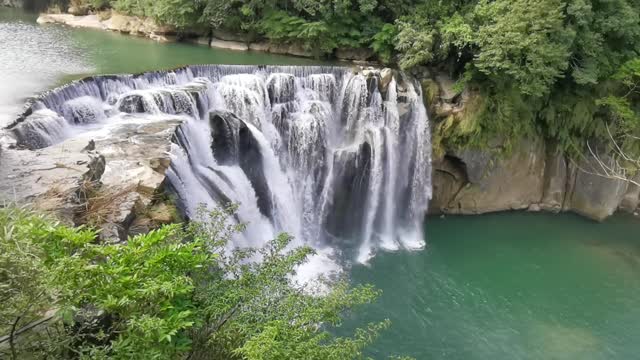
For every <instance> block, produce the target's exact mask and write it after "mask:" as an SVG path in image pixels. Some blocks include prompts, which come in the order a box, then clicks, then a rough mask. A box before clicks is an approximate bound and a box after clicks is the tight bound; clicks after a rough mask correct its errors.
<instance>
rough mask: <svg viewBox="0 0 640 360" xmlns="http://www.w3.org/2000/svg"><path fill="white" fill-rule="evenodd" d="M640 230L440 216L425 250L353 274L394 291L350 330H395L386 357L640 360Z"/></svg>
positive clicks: (383, 344) (620, 220)
mask: <svg viewBox="0 0 640 360" xmlns="http://www.w3.org/2000/svg"><path fill="white" fill-rule="evenodd" d="M639 226H640V221H638V219H632V218H629V217H626V216H618V217H615V218H612V219H610V220H608V221H606V222H605V223H604V224H598V223H594V222H592V221H589V220H585V219H582V218H580V217H578V216H575V215H571V214H563V215H551V214H527V213H506V214H494V215H484V216H474V217H446V218H444V219H440V218H431V219H429V220H428V221H427V223H426V229H427V243H428V248H427V249H426V250H425V251H423V252H416V253H402V252H400V253H386V254H379V255H378V256H376V257H375V258H374V259H373V260H372V262H371V265H370V267H364V266H356V267H354V268H353V269H352V277H353V280H354V281H355V282H356V283H371V284H374V285H376V286H377V287H378V288H380V289H382V290H383V291H384V293H383V295H382V297H381V299H380V300H379V301H378V302H377V303H375V304H373V305H371V306H368V307H366V308H365V309H364V310H363V311H357V312H355V313H354V314H352V316H351V318H350V319H349V321H348V322H347V326H346V327H347V328H350V327H351V326H353V325H354V324H357V325H361V324H363V323H365V322H370V321H380V320H382V319H385V318H389V319H391V320H392V322H393V325H392V327H391V329H390V330H388V331H387V332H385V333H384V334H383V336H382V337H381V338H380V339H379V340H378V341H377V342H376V344H375V346H374V348H373V349H372V351H371V355H374V357H375V358H383V356H382V355H390V354H403V355H411V356H414V357H415V358H417V359H451V360H476V359H477V360H487V359H491V360H494V359H495V360H500V359H505V360H506V359H513V360H515V359H540V360H548V359H558V360H564V359H567V360H569V359H580V360H596V359H597V360H605V359H607V360H614V359H620V360H627V359H637V358H638V357H639V355H638V354H640V342H639V341H638V335H639V334H640V236H638V235H637V234H638V228H639Z"/></svg>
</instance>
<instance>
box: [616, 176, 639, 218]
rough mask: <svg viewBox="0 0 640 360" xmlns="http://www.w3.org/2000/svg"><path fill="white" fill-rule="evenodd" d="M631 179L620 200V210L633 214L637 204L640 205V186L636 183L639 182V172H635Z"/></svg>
mask: <svg viewBox="0 0 640 360" xmlns="http://www.w3.org/2000/svg"><path fill="white" fill-rule="evenodd" d="M632 180H633V183H630V184H629V188H628V189H627V192H626V193H625V194H624V196H623V197H622V202H620V210H622V211H625V212H628V213H630V214H633V213H634V212H635V211H636V210H637V209H638V205H640V186H638V185H636V184H640V173H639V174H636V176H634V177H633V178H632Z"/></svg>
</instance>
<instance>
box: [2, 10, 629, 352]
mask: <svg viewBox="0 0 640 360" xmlns="http://www.w3.org/2000/svg"><path fill="white" fill-rule="evenodd" d="M35 18H36V16H35V15H33V14H26V13H24V12H22V11H18V10H9V9H2V8H0V125H2V124H3V123H4V124H6V123H7V122H9V121H11V120H12V119H14V118H15V116H16V114H17V113H18V112H20V109H21V108H22V106H23V104H24V101H25V99H26V98H28V97H29V96H32V95H34V94H36V93H38V92H41V91H44V90H46V89H49V88H51V87H53V86H55V85H58V84H61V83H64V82H67V81H70V80H72V79H77V78H80V77H82V76H86V75H90V74H99V73H135V72H141V71H145V70H152V69H160V68H170V67H175V66H179V65H185V64H199V63H218V64H295V65H307V64H317V63H318V62H317V61H313V60H309V59H302V58H295V57H286V56H276V55H270V54H263V53H256V52H235V51H226V50H214V49H209V48H206V47H202V46H193V45H186V44H158V43H155V42H153V41H150V40H147V39H142V38H134V37H128V36H122V35H119V34H113V33H107V32H101V31H94V30H79V29H69V28H64V27H61V26H55V25H48V26H39V25H37V24H36V23H35ZM425 228H426V234H427V239H426V241H427V248H426V249H425V250H423V251H418V252H392V253H379V254H378V255H377V256H376V257H375V258H373V259H372V260H371V262H370V264H369V265H367V266H363V265H353V267H352V268H351V269H350V272H349V274H350V277H351V279H352V281H353V282H354V283H371V284H373V285H375V286H376V287H378V288H380V289H382V290H383V295H382V296H381V298H380V299H379V301H378V302H376V303H375V304H373V305H370V306H368V307H364V308H362V309H359V310H358V311H355V312H353V313H352V314H350V315H349V316H348V318H347V321H346V323H345V325H344V327H343V328H341V329H338V331H339V332H341V331H343V330H348V329H350V328H352V327H354V326H362V325H363V324H364V323H367V322H370V321H379V320H382V319H385V318H389V319H391V320H392V322H393V325H392V327H391V329H389V330H387V331H386V332H384V333H383V334H382V336H381V337H380V338H379V339H378V340H377V341H376V342H375V344H374V346H373V347H372V348H371V349H370V350H369V352H368V355H370V356H372V357H374V358H386V356H387V355H394V354H395V355H410V356H414V357H415V358H416V359H453V360H476V359H478V360H480V359H498V360H501V359H541V360H542V359H545V360H546V359H559V360H564V359H586V360H596V359H603V360H604V359H620V360H623V359H634V358H637V357H638V354H640V342H638V341H636V339H635V337H636V335H637V334H640V306H638V304H637V303H638V299H640V277H639V276H638V275H639V274H640V239H639V238H638V236H637V235H636V234H637V228H638V220H637V219H634V218H632V217H628V216H616V217H614V218H612V219H609V220H608V221H606V222H604V223H603V224H598V223H594V222H591V221H588V220H585V219H583V218H580V217H578V216H575V215H571V214H563V215H550V214H530V213H505V214H493V215H484V216H474V217H453V216H452V217H444V218H439V217H435V218H429V219H428V220H427V221H426V222H425Z"/></svg>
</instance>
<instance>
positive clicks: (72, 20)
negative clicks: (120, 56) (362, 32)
mask: <svg viewBox="0 0 640 360" xmlns="http://www.w3.org/2000/svg"><path fill="white" fill-rule="evenodd" d="M101 16H106V15H101V14H89V15H73V14H69V13H60V14H52V13H40V14H39V15H38V18H37V20H36V22H37V23H38V24H40V25H43V24H59V25H66V26H70V27H73V28H86V29H94V30H102V31H112V32H117V33H120V34H123V35H130V36H138V37H146V38H149V39H151V40H154V41H157V42H160V43H174V42H183V43H188V44H194V45H200V46H207V47H210V48H216V49H225V50H233V51H243V52H244V51H256V52H264V53H268V54H278V55H288V56H296V57H302V58H315V56H314V54H313V53H312V52H311V51H309V50H306V49H304V47H302V46H301V45H299V44H294V43H290V44H275V43H272V42H269V41H268V40H262V41H244V40H243V39H242V36H238V35H234V34H230V33H226V32H222V31H214V32H213V33H212V34H211V35H209V36H206V35H203V34H199V33H198V32H194V33H192V34H189V35H190V36H188V37H186V38H184V39H179V37H178V34H177V32H176V30H175V29H174V28H172V27H170V26H163V25H158V24H156V23H155V22H154V21H153V20H152V19H149V18H146V19H143V18H139V17H137V16H129V15H123V14H120V13H118V12H115V11H111V13H110V15H109V16H108V17H105V18H104V19H102V20H101ZM333 56H334V60H337V61H344V62H349V63H352V64H355V65H380V64H379V63H378V62H377V61H375V60H373V58H374V54H373V51H372V50H371V49H365V48H363V49H336V51H335V53H334V54H333Z"/></svg>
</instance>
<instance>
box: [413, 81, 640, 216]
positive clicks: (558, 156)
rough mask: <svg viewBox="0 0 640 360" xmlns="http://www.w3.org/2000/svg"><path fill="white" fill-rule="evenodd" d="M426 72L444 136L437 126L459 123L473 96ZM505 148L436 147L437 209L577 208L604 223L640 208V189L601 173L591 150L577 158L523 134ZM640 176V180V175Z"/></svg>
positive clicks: (497, 144) (433, 209) (435, 121)
mask: <svg viewBox="0 0 640 360" xmlns="http://www.w3.org/2000/svg"><path fill="white" fill-rule="evenodd" d="M426 75H428V76H427V78H426V80H424V81H423V82H422V84H423V92H424V94H425V101H426V102H427V104H428V107H429V110H430V114H431V118H432V125H433V126H435V127H436V128H435V129H434V130H433V133H434V134H436V135H435V136H438V134H439V129H438V126H439V125H440V126H442V125H445V126H448V124H447V123H446V122H455V121H458V119H457V117H458V116H459V114H463V113H464V111H466V110H467V109H465V105H466V104H467V103H468V102H470V101H472V100H470V98H471V97H472V96H473V95H472V94H469V93H462V94H459V95H455V94H454V93H453V91H452V90H451V86H452V85H453V82H452V81H450V80H448V79H447V77H446V76H445V75H443V74H437V75H432V74H430V73H427V74H426ZM437 140H438V139H434V143H436V145H435V146H438V145H437ZM503 145H504V142H503V141H500V140H499V139H496V140H494V141H493V143H492V144H489V146H488V147H487V148H485V149H473V148H469V149H465V150H454V149H448V148H446V146H443V147H442V148H440V149H435V151H434V164H433V171H434V173H433V200H432V202H431V204H430V213H431V214H482V213H489V212H497V211H507V210H525V209H528V210H530V211H540V210H544V211H550V212H560V211H570V212H575V213H577V214H580V215H582V216H585V217H588V218H590V219H593V220H597V221H602V220H604V219H606V218H607V217H609V216H611V215H613V214H614V213H615V212H616V211H617V210H619V209H620V210H624V211H626V212H630V213H637V212H638V211H639V210H640V209H639V208H638V204H639V203H640V188H639V187H638V186H635V185H633V184H630V183H629V182H626V181H622V180H616V179H610V178H605V177H602V176H599V175H597V173H598V171H597V164H596V162H595V159H594V158H593V157H592V156H591V155H590V154H588V153H587V154H584V155H583V156H582V157H580V158H578V159H577V160H576V159H571V158H568V157H567V156H565V155H564V154H562V153H561V152H560V151H559V150H558V149H557V147H556V146H555V145H554V144H553V143H550V142H547V141H545V140H544V139H542V138H534V139H524V140H522V141H520V142H519V143H518V144H517V145H515V146H514V147H513V148H512V149H510V150H508V151H503V149H504V146H503ZM604 160H605V161H606V159H604ZM636 179H637V180H636V181H640V175H638V176H636Z"/></svg>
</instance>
